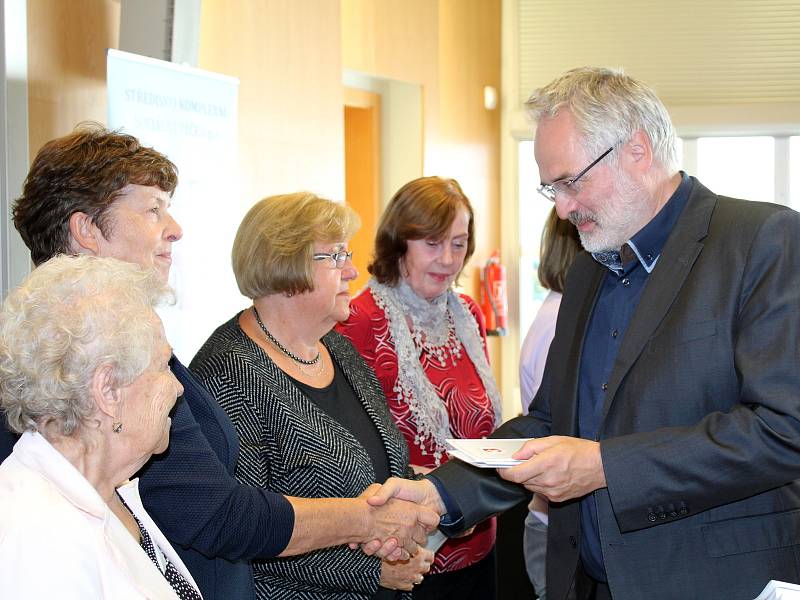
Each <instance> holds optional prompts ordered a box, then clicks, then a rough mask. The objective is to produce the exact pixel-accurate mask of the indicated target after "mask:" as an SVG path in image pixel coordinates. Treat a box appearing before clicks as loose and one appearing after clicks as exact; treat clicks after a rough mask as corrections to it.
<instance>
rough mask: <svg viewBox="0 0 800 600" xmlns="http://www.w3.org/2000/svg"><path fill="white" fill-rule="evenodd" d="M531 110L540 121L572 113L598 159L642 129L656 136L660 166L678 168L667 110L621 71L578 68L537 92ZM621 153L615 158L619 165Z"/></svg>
mask: <svg viewBox="0 0 800 600" xmlns="http://www.w3.org/2000/svg"><path fill="white" fill-rule="evenodd" d="M525 106H526V107H527V109H528V113H529V115H530V116H531V117H532V118H533V119H534V120H536V121H539V120H541V119H542V118H550V117H554V116H556V114H558V112H559V111H560V110H562V109H567V110H569V111H570V113H571V114H572V116H573V118H574V119H575V125H576V127H577V128H578V131H579V132H580V134H581V135H582V136H583V139H584V141H585V142H586V150H587V152H588V153H589V154H590V155H592V156H594V155H598V156H599V155H600V154H601V153H602V152H603V150H606V149H607V148H609V147H610V146H614V145H616V144H618V143H622V142H626V141H628V140H629V139H630V138H631V137H632V136H633V134H634V133H636V132H637V131H639V130H641V131H643V132H644V133H645V134H646V135H647V136H648V138H650V143H651V145H652V147H653V156H654V158H655V160H656V162H658V163H659V164H660V165H661V166H662V167H664V168H665V169H666V170H668V171H669V172H672V171H675V170H677V168H678V154H677V149H676V145H675V139H676V138H675V129H674V128H673V126H672V120H671V119H670V116H669V113H668V112H667V109H666V108H665V107H664V104H663V103H662V102H661V100H659V98H658V96H656V94H655V92H654V91H653V90H652V89H650V87H648V86H647V85H645V84H644V83H642V82H641V81H638V80H636V79H634V78H632V77H629V76H628V75H625V74H624V73H623V72H622V70H621V69H605V68H600V67H581V68H578V69H572V70H570V71H567V72H566V73H564V74H563V75H561V76H560V77H558V78H557V79H555V80H553V81H551V82H550V83H548V84H547V85H546V86H544V87H543V88H539V89H537V90H535V91H534V92H533V94H531V96H530V98H528V100H527V102H525ZM615 155H616V153H612V155H611V156H609V158H612V160H613V161H616V156H615Z"/></svg>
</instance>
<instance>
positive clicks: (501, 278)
mask: <svg viewBox="0 0 800 600" xmlns="http://www.w3.org/2000/svg"><path fill="white" fill-rule="evenodd" d="M481 311H482V312H483V318H484V319H485V320H486V333H487V334H488V335H505V334H506V329H507V328H508V296H507V293H506V268H505V267H504V266H503V265H502V264H500V251H499V250H495V251H494V252H492V255H491V256H490V257H489V260H487V261H486V265H485V266H484V267H483V269H481Z"/></svg>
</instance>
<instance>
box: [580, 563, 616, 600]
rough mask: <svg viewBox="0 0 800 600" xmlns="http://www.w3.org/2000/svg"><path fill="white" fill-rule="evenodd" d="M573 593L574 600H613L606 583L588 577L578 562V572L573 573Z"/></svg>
mask: <svg viewBox="0 0 800 600" xmlns="http://www.w3.org/2000/svg"><path fill="white" fill-rule="evenodd" d="M574 591H575V600H613V598H612V597H611V590H610V589H609V588H608V583H606V582H605V581H597V580H596V579H593V578H591V577H589V575H587V574H586V571H584V570H583V565H582V564H581V562H580V561H578V570H577V571H575V586H574ZM570 597H572V595H570Z"/></svg>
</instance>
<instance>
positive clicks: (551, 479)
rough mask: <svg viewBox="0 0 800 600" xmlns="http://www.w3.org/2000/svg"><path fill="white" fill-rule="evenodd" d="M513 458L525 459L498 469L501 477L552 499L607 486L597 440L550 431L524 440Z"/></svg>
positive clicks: (568, 496) (582, 493)
mask: <svg viewBox="0 0 800 600" xmlns="http://www.w3.org/2000/svg"><path fill="white" fill-rule="evenodd" d="M513 458H516V459H522V460H525V462H524V463H522V464H519V465H517V466H515V467H510V468H507V469H498V470H497V472H498V473H499V474H500V477H502V478H503V479H506V480H507V481H513V482H514V483H521V484H522V485H524V486H525V487H526V488H527V489H529V490H530V491H532V492H534V493H537V494H542V495H543V496H545V497H547V498H548V499H549V500H551V501H554V502H563V501H564V500H571V499H572V498H580V497H581V496H585V495H586V494H588V493H590V492H593V491H594V490H597V489H600V488H604V487H606V475H605V472H604V471H603V461H602V459H601V456H600V443H599V442H594V441H592V440H584V439H581V438H573V437H564V436H558V435H552V436H549V437H545V438H537V439H534V440H530V441H528V442H526V443H525V445H524V446H523V447H522V448H520V449H519V450H518V451H517V452H515V453H514V455H513Z"/></svg>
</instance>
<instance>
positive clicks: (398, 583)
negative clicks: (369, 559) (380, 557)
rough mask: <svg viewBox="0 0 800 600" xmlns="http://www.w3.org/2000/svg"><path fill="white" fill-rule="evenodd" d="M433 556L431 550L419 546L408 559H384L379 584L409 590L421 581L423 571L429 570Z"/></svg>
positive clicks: (423, 574)
mask: <svg viewBox="0 0 800 600" xmlns="http://www.w3.org/2000/svg"><path fill="white" fill-rule="evenodd" d="M433 557H434V554H433V552H431V551H430V550H427V549H425V548H420V549H419V551H418V552H417V553H416V554H415V555H414V556H412V557H411V558H409V559H408V560H398V561H388V560H384V561H383V562H382V563H381V580H380V584H381V585H382V586H383V587H385V588H389V589H390V590H403V591H406V592H408V591H411V589H413V587H414V586H415V585H417V584H420V583H422V580H423V579H424V576H425V573H427V572H428V571H430V568H431V564H432V563H433Z"/></svg>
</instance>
